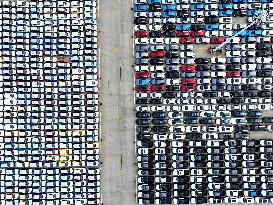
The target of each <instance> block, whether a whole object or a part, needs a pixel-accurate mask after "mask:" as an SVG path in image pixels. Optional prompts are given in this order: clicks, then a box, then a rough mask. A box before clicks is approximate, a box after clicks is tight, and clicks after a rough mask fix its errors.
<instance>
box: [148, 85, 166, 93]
mask: <svg viewBox="0 0 273 205" xmlns="http://www.w3.org/2000/svg"><path fill="white" fill-rule="evenodd" d="M151 91H152V92H154V91H165V86H164V85H152V86H151Z"/></svg>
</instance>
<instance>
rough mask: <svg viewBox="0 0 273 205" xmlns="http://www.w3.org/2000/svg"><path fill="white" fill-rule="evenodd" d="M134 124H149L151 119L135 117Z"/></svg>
mask: <svg viewBox="0 0 273 205" xmlns="http://www.w3.org/2000/svg"><path fill="white" fill-rule="evenodd" d="M136 124H137V125H149V124H151V120H149V119H137V120H136Z"/></svg>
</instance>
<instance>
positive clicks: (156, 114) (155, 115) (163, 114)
mask: <svg viewBox="0 0 273 205" xmlns="http://www.w3.org/2000/svg"><path fill="white" fill-rule="evenodd" d="M152 116H153V118H165V117H168V113H167V112H153V114H152Z"/></svg>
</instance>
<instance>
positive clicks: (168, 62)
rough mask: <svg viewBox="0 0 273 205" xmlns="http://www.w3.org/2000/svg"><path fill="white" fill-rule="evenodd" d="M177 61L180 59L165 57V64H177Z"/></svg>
mask: <svg viewBox="0 0 273 205" xmlns="http://www.w3.org/2000/svg"><path fill="white" fill-rule="evenodd" d="M179 63H180V60H179V59H178V58H171V59H166V64H167V65H178V64H179Z"/></svg>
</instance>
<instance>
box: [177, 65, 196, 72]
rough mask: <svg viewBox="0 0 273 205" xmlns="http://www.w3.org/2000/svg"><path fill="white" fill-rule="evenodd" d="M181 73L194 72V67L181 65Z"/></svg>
mask: <svg viewBox="0 0 273 205" xmlns="http://www.w3.org/2000/svg"><path fill="white" fill-rule="evenodd" d="M179 68H180V70H181V71H182V72H195V66H194V65H183V66H180V67H179Z"/></svg>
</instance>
